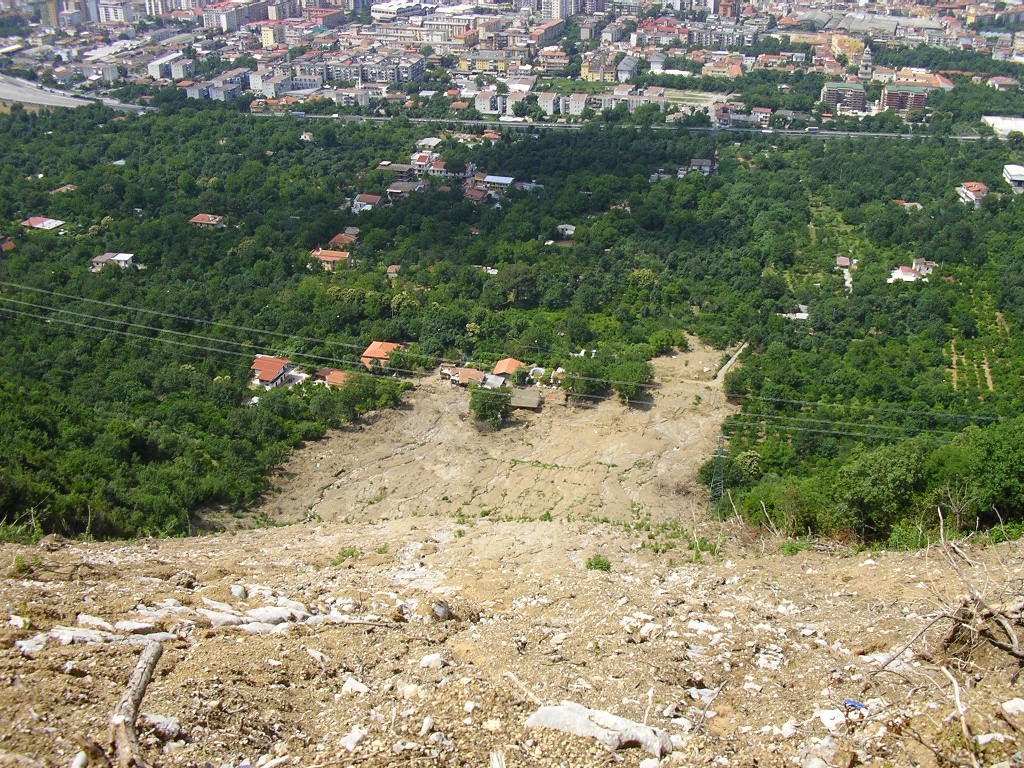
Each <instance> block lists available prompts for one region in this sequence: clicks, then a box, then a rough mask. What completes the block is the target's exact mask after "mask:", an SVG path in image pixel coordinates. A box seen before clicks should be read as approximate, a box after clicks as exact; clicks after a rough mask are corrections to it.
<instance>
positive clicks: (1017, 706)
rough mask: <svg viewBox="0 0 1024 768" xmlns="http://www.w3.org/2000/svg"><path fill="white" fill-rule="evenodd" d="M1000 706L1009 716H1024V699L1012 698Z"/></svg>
mask: <svg viewBox="0 0 1024 768" xmlns="http://www.w3.org/2000/svg"><path fill="white" fill-rule="evenodd" d="M1000 706H1001V707H1002V710H1003V712H1004V713H1006V715H1008V716H1009V717H1024V699H1010V700H1009V701H1004V702H1003V703H1002V704H1001V705H1000Z"/></svg>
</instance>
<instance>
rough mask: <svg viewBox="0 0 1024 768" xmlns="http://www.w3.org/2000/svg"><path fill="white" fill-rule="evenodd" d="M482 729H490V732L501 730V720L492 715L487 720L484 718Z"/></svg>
mask: <svg viewBox="0 0 1024 768" xmlns="http://www.w3.org/2000/svg"><path fill="white" fill-rule="evenodd" d="M483 729H484V730H485V731H491V732H492V733H493V732H495V731H500V730H501V720H498V719H497V718H493V717H492V718H491V719H489V720H484V722H483Z"/></svg>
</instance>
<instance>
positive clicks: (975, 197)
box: [956, 181, 988, 208]
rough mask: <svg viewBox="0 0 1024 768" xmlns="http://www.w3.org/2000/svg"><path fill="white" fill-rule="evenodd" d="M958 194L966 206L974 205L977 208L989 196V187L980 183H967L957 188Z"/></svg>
mask: <svg viewBox="0 0 1024 768" xmlns="http://www.w3.org/2000/svg"><path fill="white" fill-rule="evenodd" d="M956 194H957V196H958V197H959V198H960V201H961V202H963V203H964V205H973V206H974V207H975V208H977V207H979V206H980V205H981V201H982V199H983V198H984V197H985V196H986V195H987V194H988V185H987V184H985V183H983V182H980V181H965V182H964V183H963V184H961V185H960V186H959V187H957V188H956Z"/></svg>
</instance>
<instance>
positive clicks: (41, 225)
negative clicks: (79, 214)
mask: <svg viewBox="0 0 1024 768" xmlns="http://www.w3.org/2000/svg"><path fill="white" fill-rule="evenodd" d="M21 226H23V227H27V228H28V229H44V230H51V229H57V227H62V226H64V222H63V221H61V220H60V219H50V218H47V217H46V216H30V217H29V218H27V219H25V220H24V221H23V222H21Z"/></svg>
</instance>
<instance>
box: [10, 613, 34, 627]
mask: <svg viewBox="0 0 1024 768" xmlns="http://www.w3.org/2000/svg"><path fill="white" fill-rule="evenodd" d="M28 625H29V621H28V617H27V616H15V615H14V614H11V618H10V619H9V620H8V621H7V626H9V627H14V628H15V629H28Z"/></svg>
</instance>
